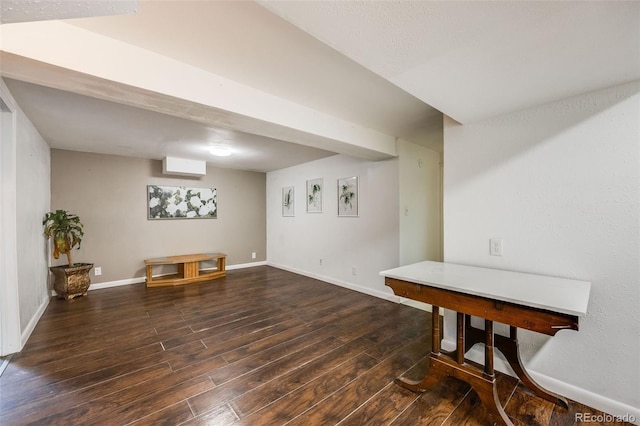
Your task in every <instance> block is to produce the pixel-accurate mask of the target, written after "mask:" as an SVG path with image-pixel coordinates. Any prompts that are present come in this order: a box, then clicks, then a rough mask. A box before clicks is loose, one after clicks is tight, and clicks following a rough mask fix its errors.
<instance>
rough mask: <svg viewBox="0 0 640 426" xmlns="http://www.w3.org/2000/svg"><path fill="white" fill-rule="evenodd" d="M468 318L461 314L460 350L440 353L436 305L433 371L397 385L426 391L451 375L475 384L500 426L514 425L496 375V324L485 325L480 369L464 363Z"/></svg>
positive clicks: (430, 356) (401, 378) (458, 336)
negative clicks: (494, 342) (499, 390)
mask: <svg viewBox="0 0 640 426" xmlns="http://www.w3.org/2000/svg"><path fill="white" fill-rule="evenodd" d="M466 317H468V316H467V315H464V314H462V313H458V314H457V342H456V343H457V344H456V351H455V353H452V354H450V355H448V354H444V353H441V352H440V308H439V307H437V306H432V313H431V321H432V332H431V348H432V349H431V354H430V355H429V370H428V372H427V374H426V375H425V377H424V378H423V379H422V380H418V381H413V380H408V379H405V378H403V377H399V378H397V379H396V383H397V384H398V385H400V386H402V387H404V388H406V389H409V390H410V391H413V392H425V391H427V390H429V389H430V388H431V387H433V386H434V385H436V384H437V383H440V382H442V381H443V380H444V379H445V378H447V377H448V376H452V377H455V378H457V379H459V380H462V381H465V382H467V383H468V384H469V385H471V387H472V388H473V390H474V391H475V392H476V393H477V394H478V397H479V398H480V400H481V401H482V403H483V404H484V406H485V407H486V408H487V411H488V413H489V415H490V416H491V417H492V418H493V420H494V421H495V422H496V424H499V425H501V426H513V423H512V422H511V420H509V417H508V416H507V414H506V413H505V412H504V409H503V408H502V405H501V404H500V399H499V398H498V388H497V386H496V378H495V374H494V372H493V347H494V346H493V339H494V334H493V321H486V322H485V327H486V333H485V338H484V339H483V342H484V343H485V368H484V370H480V369H478V368H477V367H475V366H473V365H471V364H467V363H465V361H464V352H466V350H465V348H466V345H467V342H466V341H465V334H466V333H465V332H466V328H467V323H466V320H467V318H466Z"/></svg>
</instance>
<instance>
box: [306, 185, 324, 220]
mask: <svg viewBox="0 0 640 426" xmlns="http://www.w3.org/2000/svg"><path fill="white" fill-rule="evenodd" d="M322 195H323V182H322V178H316V179H309V180H308V181H307V213H322Z"/></svg>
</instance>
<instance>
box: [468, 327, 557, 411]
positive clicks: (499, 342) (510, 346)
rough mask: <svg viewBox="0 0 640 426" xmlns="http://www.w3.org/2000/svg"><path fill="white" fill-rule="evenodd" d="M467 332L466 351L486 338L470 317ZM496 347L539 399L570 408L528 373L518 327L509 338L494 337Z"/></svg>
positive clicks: (511, 331)
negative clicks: (520, 347) (519, 341)
mask: <svg viewBox="0 0 640 426" xmlns="http://www.w3.org/2000/svg"><path fill="white" fill-rule="evenodd" d="M465 331H466V344H465V349H466V351H468V350H469V349H471V347H472V346H473V345H475V344H476V343H481V342H482V341H483V339H484V337H485V336H484V332H483V330H480V329H478V328H475V327H473V326H472V325H471V319H470V318H469V316H468V315H467V320H466V322H465ZM494 345H495V348H496V349H498V350H499V351H500V352H502V354H503V355H504V356H505V358H506V359H507V362H509V365H510V366H511V369H512V370H513V371H514V373H516V375H517V376H518V378H519V379H520V381H521V382H522V384H523V385H525V386H526V387H528V388H529V389H531V390H532V391H533V392H534V393H535V394H536V395H538V396H539V397H541V398H544V399H546V400H547V401H551V402H553V403H554V404H558V405H560V406H562V407H564V408H569V404H568V402H567V399H566V398H564V397H562V396H560V395H558V394H555V393H553V392H551V391H548V390H546V389H544V388H543V387H542V386H540V385H539V384H537V383H536V382H535V381H534V380H533V379H532V378H531V376H529V374H528V373H527V370H526V369H525V367H524V365H523V364H522V359H521V358H520V350H519V348H518V329H517V328H516V327H513V326H512V327H510V329H509V337H505V336H501V335H499V334H496V335H494Z"/></svg>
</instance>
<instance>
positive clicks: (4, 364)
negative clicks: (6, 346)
mask: <svg viewBox="0 0 640 426" xmlns="http://www.w3.org/2000/svg"><path fill="white" fill-rule="evenodd" d="M12 357H13V354H11V355H9V356H7V357H6V358H5V359H3V360H2V362H0V377H1V376H2V373H4V370H6V368H7V366H8V365H9V361H11V358H12Z"/></svg>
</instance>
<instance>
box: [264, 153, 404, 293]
mask: <svg viewBox="0 0 640 426" xmlns="http://www.w3.org/2000/svg"><path fill="white" fill-rule="evenodd" d="M347 176H358V178H359V200H360V204H359V217H338V216H337V213H338V204H337V179H339V178H343V177H347ZM319 177H322V178H323V179H324V206H323V212H322V213H307V212H306V203H305V198H306V181H307V179H315V178H319ZM288 186H295V216H294V217H283V216H282V188H283V187H288ZM398 200H399V198H398V161H397V160H389V161H379V162H371V161H364V160H358V159H354V158H352V157H348V156H344V155H338V156H334V157H329V158H325V159H322V160H317V161H313V162H310V163H306V164H302V165H299V166H295V167H290V168H288V169H283V170H278V171H275V172H270V173H268V174H267V252H268V255H267V260H268V261H269V263H271V264H274V265H276V266H280V267H284V268H287V269H289V270H293V271H296V272H300V273H303V274H305V275H309V276H315V277H318V278H320V279H322V280H325V281H328V282H333V283H335V284H339V285H343V286H346V287H350V288H354V289H357V290H359V291H363V292H366V293H369V294H374V295H376V296H381V297H385V296H388V297H389V296H392V292H391V290H390V289H389V288H388V287H385V285H384V280H383V278H382V277H380V276H379V275H378V272H380V271H382V270H384V269H388V268H391V267H395V266H397V265H398V251H399V246H398V244H399V223H398ZM320 259H322V264H320ZM354 267H355V269H356V275H354V274H353V268H354Z"/></svg>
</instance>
